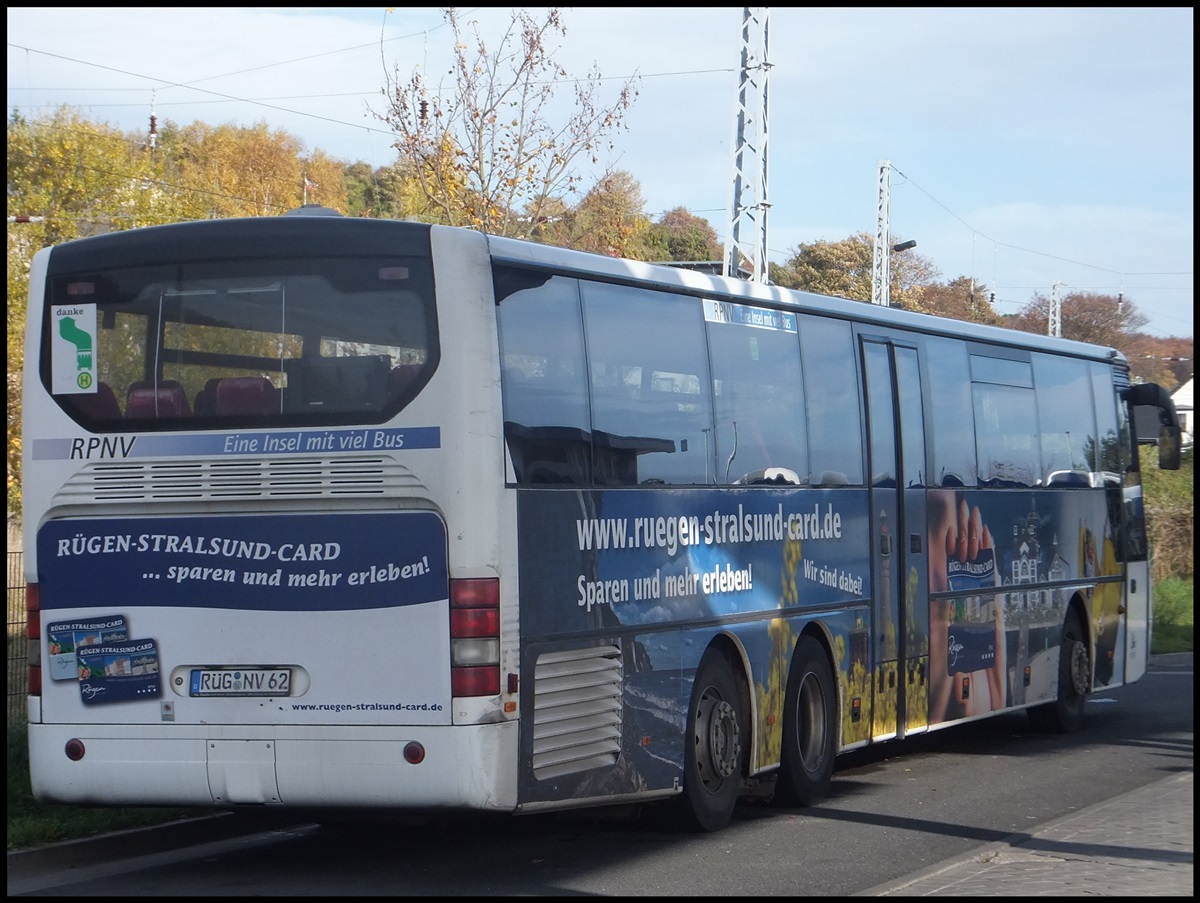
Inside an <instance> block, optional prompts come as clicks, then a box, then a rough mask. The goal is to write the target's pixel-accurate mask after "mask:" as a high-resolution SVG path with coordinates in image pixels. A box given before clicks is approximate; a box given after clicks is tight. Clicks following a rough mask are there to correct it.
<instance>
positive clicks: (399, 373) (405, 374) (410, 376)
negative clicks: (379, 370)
mask: <svg viewBox="0 0 1200 903" xmlns="http://www.w3.org/2000/svg"><path fill="white" fill-rule="evenodd" d="M422 366H423V365H422V364H399V365H397V366H395V367H393V368H392V369H391V372H390V373H388V392H389V394H391V395H393V396H394V395H399V394H400V393H401V392H403V391H404V390H405V389H407V388H408V387H409V386H410V385H412V383H413V381H414V380H416V378H417V374H419V373H420V372H421V367H422Z"/></svg>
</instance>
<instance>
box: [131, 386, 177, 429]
mask: <svg viewBox="0 0 1200 903" xmlns="http://www.w3.org/2000/svg"><path fill="white" fill-rule="evenodd" d="M191 414H192V408H191V405H189V404H188V400H187V395H185V394H184V391H183V387H182V386H180V385H179V384H178V383H176V384H175V385H173V386H166V384H163V386H161V387H160V388H157V389H154V388H137V389H130V390H129V400H128V401H127V402H126V404H125V416H126V417H127V418H129V419H130V420H133V419H137V418H151V419H153V418H155V417H160V418H161V417H190V416H191Z"/></svg>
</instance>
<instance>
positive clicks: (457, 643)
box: [450, 577, 500, 696]
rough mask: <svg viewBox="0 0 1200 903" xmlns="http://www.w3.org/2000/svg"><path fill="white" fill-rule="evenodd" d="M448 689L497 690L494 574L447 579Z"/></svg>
mask: <svg viewBox="0 0 1200 903" xmlns="http://www.w3.org/2000/svg"><path fill="white" fill-rule="evenodd" d="M450 692H451V694H452V695H454V696H495V695H497V694H499V692H500V581H499V580H497V579H496V578H494V577H471V578H464V579H460V580H451V581H450Z"/></svg>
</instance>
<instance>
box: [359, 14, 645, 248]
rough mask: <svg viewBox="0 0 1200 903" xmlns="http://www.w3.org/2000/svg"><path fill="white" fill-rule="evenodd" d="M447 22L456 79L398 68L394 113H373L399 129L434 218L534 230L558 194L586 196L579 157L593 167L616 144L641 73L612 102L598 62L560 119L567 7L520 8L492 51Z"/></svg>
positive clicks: (391, 91)
mask: <svg viewBox="0 0 1200 903" xmlns="http://www.w3.org/2000/svg"><path fill="white" fill-rule="evenodd" d="M445 17H446V21H447V23H448V24H449V26H450V29H451V31H452V33H453V35H454V46H455V60H454V66H453V68H452V70H451V75H452V77H453V84H452V85H449V86H445V85H443V84H440V83H437V84H434V83H433V82H432V81H431V80H430V78H429V76H428V74H426V73H424V72H422V71H421V69H420V68H419V67H418V68H416V69H414V71H413V73H412V75H411V77H409V78H408V79H402V77H401V76H400V73H399V70H398V69H396V70H394V71H393V73H392V74H391V75H389V76H388V77H387V85H386V89H385V93H386V97H387V101H386V109H385V111H384V112H383V113H382V114H376V115H378V116H379V118H380V119H381V120H382V121H384V122H386V123H387V124H388V126H389V128H391V129H392V131H393V133H394V135H395V141H394V146H395V148H396V150H397V151H398V152H399V155H400V163H401V164H402V165H403V166H404V168H405V170H406V171H408V172H411V173H412V174H414V175H415V176H416V178H417V180H418V184H419V185H420V187H421V189H422V191H423V192H424V193H425V196H426V197H427V199H428V200H429V202H430V204H431V206H433V207H434V208H436V211H437V221H439V222H444V223H447V224H449V225H465V226H470V227H472V228H476V229H480V230H482V231H484V232H489V233H493V234H497V235H514V236H520V237H527V236H528V234H529V231H530V227H531V225H535V224H539V223H545V222H546V219H547V216H548V211H549V210H550V208H551V207H552V206H554V204H555V200H556V199H559V200H560V201H561V199H562V198H566V197H572V196H574V195H576V194H578V192H579V190H580V186H581V179H582V176H581V175H580V174H579V172H578V170H577V169H576V165H577V163H579V162H588V163H591V164H596V163H598V162H599V157H600V154H601V152H602V151H603V150H605V149H610V148H611V146H612V145H611V138H610V136H611V135H612V133H614V132H615V131H617V130H619V129H621V128H623V127H624V117H625V113H626V112H627V111H628V109H629V108H630V106H631V105H632V103H633V101H634V99H635V98H636V96H637V94H636V90H635V88H634V85H635V81H636V80H635V79H629V80H627V81H626V82H625V83H624V84H623V85H622V87H621V88H620V89H619V91H618V93H617V96H616V99H615V100H614V101H613V102H612V103H610V104H604V103H603V102H602V101H601V100H600V98H599V88H600V72H599V70H598V69H597V68H596V67H595V66H593V67H592V69H591V70H590V72H589V74H588V76H587V77H586V78H584V79H581V80H577V81H575V82H574V85H575V104H574V109H573V112H572V113H571V114H570V115H569V116H568V117H567V119H566V120H565V121H562V122H557V121H552V120H551V118H550V107H551V102H552V101H553V100H554V98H555V94H556V91H557V89H558V88H559V87H560V85H561V84H562V82H563V81H564V80H566V79H567V78H568V77H569V76H568V73H567V71H566V69H564V68H563V67H562V66H561V65H560V64H559V63H558V62H556V61H555V58H554V54H555V52H556V51H557V49H558V48H557V47H556V46H554V45H553V41H555V40H556V39H558V38H561V37H563V36H565V35H566V27H565V25H564V24H563V21H562V14H561V11H560V10H559V9H557V8H549V9H548V10H547V11H546V18H545V19H544V21H540V22H539V21H536V20H535V19H533V18H532V17H531V16H530V15H529V14H528V13H527V12H525V11H524V10H520V9H518V10H514V11H513V13H512V19H511V21H510V23H509V26H508V28H507V30H506V31H505V33H504V34H503V36H502V37H501V38H500V41H499V44H498V45H497V46H496V47H495V48H494V49H489V48H488V47H487V46H486V45H485V44H484V41H483V39H482V38H481V37H480V35H479V29H478V25H477V23H471V24H470V25H469V27H468V28H466V29H464V26H463V23H462V22H460V20H459V18H458V14H457V13H456V12H455V10H453V9H448V10H446V11H445ZM468 32H469V33H468Z"/></svg>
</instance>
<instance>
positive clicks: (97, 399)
mask: <svg viewBox="0 0 1200 903" xmlns="http://www.w3.org/2000/svg"><path fill="white" fill-rule="evenodd" d="M75 407H76V409H77V410H78V411H79V412H80V413H81V414H83V415H84V416H86V417H88V418H89V419H91V420H120V419H121V404H120V402H118V401H117V393H116V392H114V391H113V390H112V386H110V385H109V384H108V383H106V382H98V383H96V391H95V392H94V393H87V394H81V395H76V396H75Z"/></svg>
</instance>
